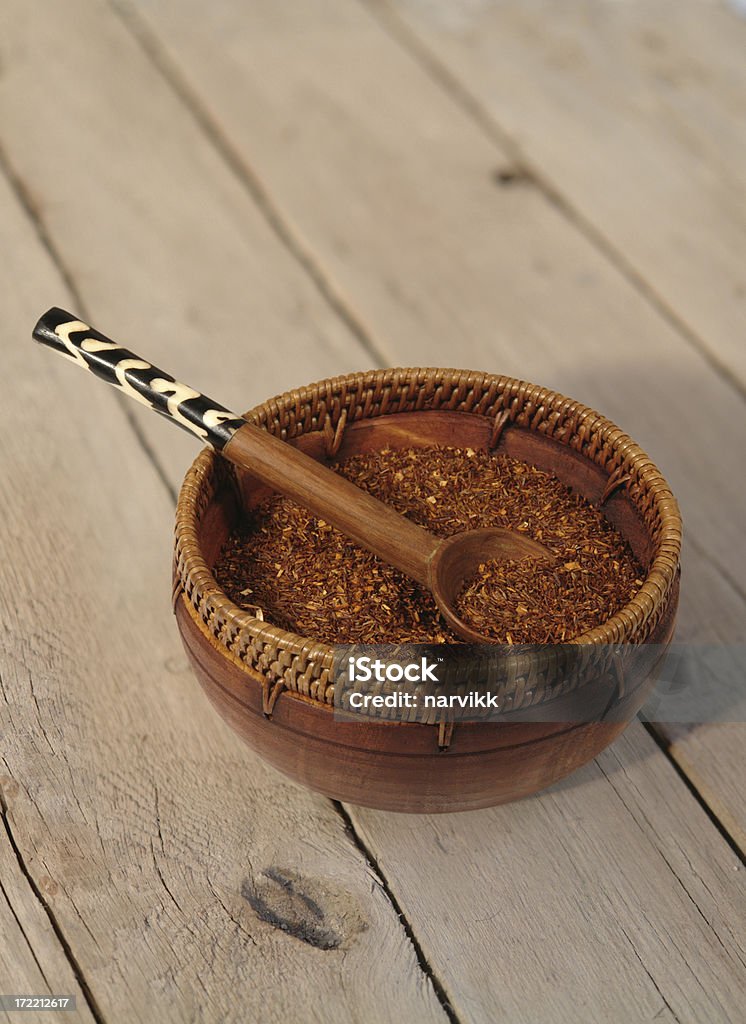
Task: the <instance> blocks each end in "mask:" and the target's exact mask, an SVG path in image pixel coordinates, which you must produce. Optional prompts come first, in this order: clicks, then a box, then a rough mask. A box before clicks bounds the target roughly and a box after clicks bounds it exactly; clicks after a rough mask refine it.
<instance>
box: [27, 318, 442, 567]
mask: <svg viewBox="0 0 746 1024" xmlns="http://www.w3.org/2000/svg"><path fill="white" fill-rule="evenodd" d="M33 337H34V339H35V340H36V341H38V342H41V344H43V345H47V346H49V347H50V348H52V349H54V350H55V352H58V353H59V354H60V355H62V356H65V357H67V358H68V359H70V360H72V362H75V363H77V364H78V365H79V366H81V367H83V368H84V369H86V370H90V371H91V372H93V373H95V374H96V376H97V377H100V378H101V379H102V380H105V381H106V382H107V383H109V384H113V385H114V386H115V387H118V388H119V389H120V390H121V391H123V392H124V393H125V394H127V395H129V396H130V397H131V398H134V399H136V400H137V401H138V402H142V403H143V404H144V405H147V406H149V407H150V408H151V409H154V410H155V411H156V412H159V413H161V415H163V416H166V417H168V418H169V419H171V420H173V421H174V422H175V423H178V424H179V426H180V427H183V428H184V429H185V430H189V431H191V433H193V434H195V435H196V436H197V437H198V438H200V440H202V441H207V442H208V443H209V444H211V445H212V446H213V448H215V449H216V450H217V451H219V452H221V453H222V455H223V456H224V457H225V458H227V459H228V460H230V461H231V462H233V463H235V465H237V466H241V467H242V468H243V469H246V470H248V472H250V473H251V474H252V475H254V476H256V477H258V478H259V479H260V480H262V481H263V482H264V483H267V484H269V485H270V486H271V487H274V488H275V489H276V490H278V491H281V492H282V493H283V494H285V495H287V496H288V497H290V498H292V499H293V500H294V501H297V502H298V504H299V505H302V506H303V507H304V508H307V509H309V510H310V511H311V512H313V513H314V515H316V516H319V517H321V518H322V519H325V520H326V521H327V522H329V523H331V524H332V525H333V526H336V527H337V528H338V529H339V530H341V531H342V533H344V534H345V535H346V536H347V537H349V538H351V539H352V540H354V541H356V542H357V543H358V544H360V546H361V547H364V548H366V549H367V550H368V551H372V552H373V553H374V554H376V555H378V556H379V557H380V558H383V559H384V560H385V561H386V562H388V563H389V564H390V565H394V566H396V567H397V568H398V569H401V570H402V572H405V573H406V574H407V575H408V576H411V577H412V578H413V579H415V580H417V581H418V582H419V583H422V584H423V585H425V586H429V585H430V576H429V569H430V562H431V559H432V557H433V555H434V553H435V550H436V548H437V547H438V546H439V544H440V539H439V538H438V537H435V536H433V535H432V534H430V533H428V532H427V530H424V529H422V528H421V527H419V526H417V525H415V524H414V523H412V522H410V521H409V520H408V519H405V517H404V516H401V515H399V514H398V513H397V512H395V511H394V510H393V509H392V508H389V506H388V505H384V504H383V503H382V502H380V501H378V500H377V499H376V498H374V497H372V496H371V495H370V494H368V493H367V492H365V491H362V490H361V489H360V488H359V487H356V486H355V485H354V484H352V483H350V482H349V480H345V479H344V477H342V476H340V475H339V474H338V473H335V472H333V471H332V470H331V469H327V468H326V467H325V466H323V465H322V464H321V463H319V462H317V461H316V460H315V459H312V458H310V457H309V456H308V455H304V454H303V452H301V451H299V450H298V449H297V448H294V447H293V446H292V445H290V444H286V443H285V442H284V441H281V440H280V439H279V438H277V437H274V435H272V434H270V433H268V432H267V431H266V430H260V429H259V427H255V426H254V425H253V424H251V423H248V422H247V421H246V420H245V419H243V417H241V416H238V415H237V414H236V413H234V412H231V411H230V410H229V409H226V408H225V406H223V405H220V404H218V403H217V402H213V401H212V399H210V398H207V397H206V396H205V395H203V394H201V393H200V392H199V391H195V390H194V389H193V388H190V387H188V386H187V385H186V384H180V383H179V382H178V381H176V380H174V378H173V377H171V376H170V374H167V373H164V372H163V370H159V369H158V368H157V367H155V366H153V365H152V363H148V362H146V361H145V360H144V359H141V358H140V357H139V356H136V355H135V354H134V353H133V352H130V351H129V350H128V349H126V348H123V347H122V346H121V345H118V344H117V343H116V342H113V341H111V340H110V339H109V338H107V337H106V336H105V335H103V334H101V333H99V332H98V331H96V330H94V329H93V328H92V327H90V326H89V325H88V324H86V323H83V322H82V321H81V320H78V319H77V317H75V316H73V314H72V313H66V312H65V311H64V310H62V309H56V308H55V309H50V310H48V312H46V313H45V314H44V315H43V316H42V317H41V319H40V320H39V322H38V323H37V325H36V327H35V328H34V330H33ZM361 583H362V581H361Z"/></svg>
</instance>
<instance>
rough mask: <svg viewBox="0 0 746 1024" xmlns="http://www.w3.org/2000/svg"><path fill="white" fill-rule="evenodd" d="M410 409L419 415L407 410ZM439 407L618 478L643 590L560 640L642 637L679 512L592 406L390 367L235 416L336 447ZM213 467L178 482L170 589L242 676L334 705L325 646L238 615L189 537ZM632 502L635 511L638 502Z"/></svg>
mask: <svg viewBox="0 0 746 1024" xmlns="http://www.w3.org/2000/svg"><path fill="white" fill-rule="evenodd" d="M423 389H424V390H423ZM423 394H424V396H425V398H424V400H422V396H423ZM371 395H372V396H373V397H372V398H371ZM358 396H362V397H364V399H365V401H364V404H363V405H362V406H361V405H359V404H356V398H357V397H358ZM374 399H377V400H374ZM413 403H414V404H415V405H416V408H414V407H412V408H410V406H412V405H413ZM350 409H352V410H353V414H352V416H350V415H349V412H350ZM437 409H443V410H446V409H447V410H449V411H454V410H455V411H462V412H471V413H474V412H476V413H478V414H482V415H486V416H487V417H493V416H494V415H496V416H498V417H499V416H500V415H501V414H502V415H503V417H507V419H508V422H509V423H511V424H513V425H518V426H520V427H523V428H524V429H527V430H532V431H535V432H538V433H543V434H545V435H546V436H549V437H553V438H555V439H556V440H559V441H560V442H561V443H563V444H565V445H566V446H567V447H568V448H570V449H574V450H575V451H577V452H579V453H580V454H581V455H583V456H585V457H588V458H590V459H591V460H592V461H594V462H595V463H596V464H597V465H601V466H602V468H604V469H606V468H607V466H611V471H610V473H609V477H610V479H611V478H612V477H614V475H616V477H617V478H619V479H620V480H622V481H623V482H626V483H627V487H628V490H629V491H630V494H631V495H634V494H635V493H636V494H637V495H638V497H639V499H640V503H642V499H643V498H644V499H645V502H646V503H647V513H648V516H649V517H650V518H656V519H657V520H658V524H659V525H658V527H657V531H656V532H657V537H656V538H655V549H654V553H653V556H652V559H651V562H650V566H649V569H648V570H647V572H646V575H645V579H644V581H643V585H642V587H641V588H640V590H639V591H638V592H637V593H636V594H635V596H634V597H633V598H632V599H631V600H630V601H629V602H627V604H626V605H624V607H623V608H621V609H620V610H619V611H618V612H617V613H616V614H615V615H613V616H611V617H610V618H609V619H607V620H606V621H605V622H603V623H602V624H601V625H600V626H597V627H595V628H594V629H591V630H588V631H586V632H584V633H582V634H579V635H578V636H576V637H574V638H572V639H571V640H569V641H567V644H572V645H620V644H625V643H626V644H630V643H639V642H642V641H643V640H644V639H645V636H646V635H647V633H649V632H650V631H651V630H652V628H653V627H654V625H655V622H656V621H657V620H658V619H659V618H660V616H661V614H662V612H663V610H664V608H665V606H666V602H667V599H668V596H669V592H670V591H671V588H672V586H673V583H674V580H675V578H676V574H677V572H678V568H679V558H680V553H681V538H682V522H681V515H680V513H679V509H678V504H677V502H676V499H675V497H674V495H673V493H672V491H671V489H670V487H669V486H668V484H667V482H666V480H665V478H664V477H663V475H662V474H661V472H660V471H659V470H658V469H657V467H656V466H655V465H654V463H653V462H652V460H651V459H650V458H649V457H648V456H647V454H646V453H645V452H644V451H643V450H642V448H640V446H639V445H638V444H637V443H636V442H634V441H633V440H632V438H631V437H629V435H627V434H626V433H624V431H622V430H621V428H619V427H617V426H616V424H614V423H613V422H612V421H611V420H608V419H607V418H606V417H604V416H602V415H601V414H600V413H597V412H596V411H595V410H593V409H592V408H590V407H588V406H586V405H583V404H582V403H580V402H577V401H575V400H574V399H570V398H568V397H566V396H565V395H563V394H561V393H559V392H556V391H553V390H551V389H549V388H544V387H540V386H538V385H534V384H530V383H529V382H527V381H524V380H521V379H519V378H515V377H507V376H499V375H496V374H490V373H483V372H477V371H471V370H458V369H452V368H440V367H392V368H388V369H385V370H380V369H379V370H367V371H360V372H356V373H349V374H342V375H338V376H335V377H328V378H323V379H321V380H319V381H316V382H314V383H312V384H307V385H304V386H302V387H298V388H293V389H290V390H288V391H285V392H283V393H281V394H279V395H276V396H274V397H272V398H269V399H267V400H266V401H264V402H262V403H260V404H259V405H256V406H254V407H253V408H252V409H250V410H249V411H248V412H247V413H245V415H244V418H245V419H247V420H248V421H249V422H251V423H254V424H255V425H257V426H260V427H263V428H264V429H270V430H271V432H272V433H275V434H276V435H277V436H280V437H282V438H283V439H285V440H289V439H291V438H293V437H297V436H301V435H302V434H305V433H310V432H312V431H320V430H326V431H327V432H329V438H330V440H331V439H332V438H334V443H335V444H336V446H337V447H338V443H339V440H341V437H340V435H341V434H342V433H343V431H344V427H345V425H346V423H350V422H354V421H355V420H356V419H374V418H377V417H378V416H383V415H395V414H396V413H398V412H408V411H433V410H437ZM218 467H225V469H226V471H227V472H231V470H232V467H229V465H228V463H227V462H225V461H224V460H221V459H220V457H219V456H218V454H217V453H216V452H215V451H214V450H213V449H212V448H205V449H203V450H202V451H201V452H200V454H199V455H198V456H197V457H196V458H195V460H194V462H193V463H192V465H191V466H190V468H189V470H188V471H187V473H186V475H185V477H184V481H183V483H182V486H181V489H180V493H179V497H178V502H177V510H176V527H175V538H176V544H175V560H174V577H175V587H176V588H177V590H179V591H183V592H184V594H185V596H186V598H187V600H188V602H189V603H190V604H191V606H192V610H193V611H194V612H195V613H196V614H198V615H199V617H200V618H201V619H202V621H203V623H204V624H205V625H206V626H207V628H208V630H209V632H210V633H211V634H212V635H213V636H214V637H215V638H216V639H217V640H218V641H219V642H220V644H221V645H222V646H223V647H224V648H226V650H227V651H229V652H231V653H232V654H233V655H234V657H235V656H238V658H239V660H240V661H241V662H242V663H243V664H244V665H245V666H246V668H247V669H250V670H253V671H254V672H258V673H260V674H261V675H266V676H267V677H271V678H273V679H274V680H275V682H276V683H277V684H278V685H279V687H280V688H283V689H285V688H287V689H289V690H290V691H295V692H296V693H298V694H302V695H304V696H311V697H312V699H314V700H317V701H318V702H320V703H322V704H326V705H328V704H329V703H331V701H332V700H333V685H332V680H331V679H330V675H329V673H330V671H331V667H332V657H333V650H334V648H333V646H332V645H329V644H325V643H320V642H318V641H315V640H313V639H311V638H308V637H304V636H302V635H300V634H297V633H293V632H290V631H287V630H284V629H281V628H280V627H278V626H274V625H272V624H271V623H268V622H264V621H262V620H260V619H257V618H256V617H255V616H253V615H251V614H250V613H249V612H246V611H244V610H243V609H241V608H240V607H239V606H238V605H236V604H234V603H233V602H232V601H231V600H230V598H229V597H228V596H227V594H226V593H225V592H224V591H223V590H222V589H221V587H220V586H219V584H218V582H217V580H216V579H215V577H214V575H213V573H212V570H211V568H210V566H209V565H208V564H207V562H206V561H205V559H204V556H203V554H202V551H201V549H200V545H199V543H198V539H197V534H198V521H199V517H200V515H201V512H202V511H203V509H201V507H200V506H201V505H205V506H206V505H207V504H209V500H210V499H211V497H212V495H211V494H210V495H209V497H208V498H207V499H206V498H205V494H206V491H208V490H209V489H210V487H211V486H212V481H213V479H214V475H215V473H216V471H217V472H219V470H218ZM628 477H629V479H628ZM632 500H633V504H635V506H636V507H637V510H638V513H640V514H641V515H643V510H642V509H641V508H640V504H638V501H635V500H634V497H633V498H632ZM544 646H546V647H551V645H544ZM509 657H510V655H506V658H509ZM330 690H331V699H330V693H329V691H330ZM553 695H555V691H552V696H553ZM535 700H536V697H534V698H533V700H532V702H535ZM516 706H518V705H516Z"/></svg>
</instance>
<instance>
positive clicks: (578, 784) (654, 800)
mask: <svg viewBox="0 0 746 1024" xmlns="http://www.w3.org/2000/svg"><path fill="white" fill-rule="evenodd" d="M668 12H670V5H669V4H667V3H666V2H665V0H648V2H647V3H646V4H644V5H643V4H609V3H602V2H593V0H569V2H568V3H567V4H563V8H562V16H561V17H560V16H558V14H557V12H556V11H555V10H553V5H551V4H549V3H547V2H539V0H528V2H524V0H503V2H501V3H499V4H497V3H496V4H489V3H474V2H466V0H391V2H389V3H384V2H382V0H381V2H374V0H371V2H369V3H359V2H350V0H286V2H284V3H282V4H278V3H276V2H274V0H256V2H252V3H251V4H240V3H238V2H237V0H232V2H231V0H219V2H215V3H211V4H205V3H203V2H201V0H199V2H198V0H178V2H176V0H126V2H125V0H114V2H111V3H106V2H104V0H66V2H65V3H59V2H55V0H37V2H36V3H34V4H28V3H25V2H23V0H6V3H5V4H4V5H3V11H2V13H0V67H1V68H2V74H1V75H0V169H1V172H2V173H0V207H1V208H2V211H3V217H2V219H0V238H1V239H2V251H3V254H4V256H3V267H4V272H3V274H2V275H0V289H2V300H3V312H4V316H3V324H2V335H3V342H4V345H3V353H4V357H5V360H6V382H7V384H6V388H5V412H6V423H7V427H6V436H5V444H4V445H3V450H2V456H1V458H2V470H3V484H2V487H0V503H1V506H0V513H1V514H0V531H1V533H2V542H3V545H4V547H3V550H4V552H5V557H4V559H3V565H2V574H3V579H2V582H3V586H2V588H1V589H0V609H1V612H2V615H1V618H0V622H1V624H2V632H1V633H0V636H1V637H2V639H1V641H0V684H1V685H0V696H1V697H2V701H1V702H0V734H1V735H2V750H1V751H0V754H1V755H2V764H0V794H1V807H2V816H3V826H4V827H3V829H2V830H0V992H4V993H13V992H17V993H21V992H26V993H32V992H33V993H35V994H39V995H44V994H53V993H62V994H67V995H75V996H76V1000H77V1007H78V1008H77V1011H76V1012H75V1014H70V1015H69V1018H63V1019H76V1020H78V1019H79V1020H83V1021H90V1020H94V1021H98V1022H107V1024H108V1022H120V1021H121V1022H128V1024H129V1022H131V1021H143V1022H145V1021H148V1022H150V1021H159V1022H160V1021H174V1022H176V1021H178V1022H181V1021H200V1022H222V1021H242V1022H245V1021H257V1022H259V1021H261V1022H262V1024H263V1022H265V1021H269V1022H272V1021H277V1022H280V1021H282V1022H284V1024H294V1022H296V1021H297V1022H300V1024H305V1022H306V1021H317V1020H318V1021H322V1020H323V1021H325V1022H327V1024H329V1022H335V1021H339V1022H342V1021H345V1022H346V1021H359V1022H361V1024H369V1022H370V1024H374V1022H379V1021H381V1022H385V1021H399V1020H402V1021H407V1022H420V1021H422V1022H425V1021H427V1022H430V1021H452V1022H453V1021H457V1022H461V1024H488V1022H492V1021H496V1020H500V1021H503V1020H504V1021H509V1022H510V1024H513V1022H518V1021H526V1022H529V1021H530V1022H536V1021H542V1022H543V1021H549V1022H554V1021H568V1022H569V1021H573V1022H589V1024H590V1022H593V1024H595V1022H599V1021H604V1022H606V1021H609V1022H614V1024H616V1022H619V1024H630V1022H631V1024H636V1022H638V1021H639V1022H642V1021H649V1020H651V1021H652V1020H661V1021H672V1022H673V1021H676V1022H682V1024H683V1022H687V1024H688V1022H697V1024H698V1022H701V1021H707V1022H708V1024H709V1022H716V1021H717V1022H720V1021H728V1022H730V1021H741V1020H743V1007H744V1006H745V1005H746V970H745V968H744V962H745V960H746V948H745V946H746V944H745V941H744V921H745V919H746V899H745V897H744V888H743V877H744V875H743V868H744V860H743V849H744V845H746V798H745V797H744V785H743V783H744V726H743V725H742V724H739V723H732V724H723V723H720V724H716V723H713V724H709V725H702V726H698V727H696V728H682V727H681V726H677V727H666V726H660V727H658V728H657V729H656V730H653V729H649V728H645V727H643V726H642V725H641V724H639V723H636V724H634V725H633V726H631V727H630V728H629V729H628V730H627V732H626V733H625V734H624V735H623V737H622V738H621V739H620V740H619V741H617V743H615V744H614V745H613V747H611V748H610V749H609V750H607V751H605V752H604V754H603V755H602V756H601V757H599V758H598V759H597V761H595V762H594V763H593V764H591V765H589V766H587V767H586V768H585V769H584V770H582V771H581V772H579V773H577V774H576V775H575V776H573V777H572V778H571V779H568V780H566V781H565V782H564V783H562V784H560V785H558V786H556V787H554V788H553V789H552V790H550V791H548V792H546V793H543V794H541V795H539V796H537V797H535V798H533V799H531V800H527V801H524V802H522V803H520V804H515V805H510V806H506V807H500V808H496V809H493V810H489V811H483V812H474V813H470V814H464V815H445V816H438V817H432V816H402V815H391V814H384V813H382V812H377V811H371V810H366V809H363V808H359V807H352V806H341V805H337V804H334V803H332V802H330V801H328V800H326V799H324V798H322V797H319V796H316V795H314V794H312V793H309V792H307V791H305V790H302V789H300V788H299V787H297V786H295V785H293V784H292V783H290V782H288V781H287V780H285V779H284V778H283V777H281V776H279V775H278V774H277V773H275V772H274V771H273V770H272V769H270V768H269V767H267V766H265V765H264V764H263V763H262V762H261V761H260V760H259V759H258V758H257V757H255V756H254V755H253V753H252V752H251V751H250V750H247V749H246V748H245V747H244V746H243V745H242V744H241V743H240V742H239V741H238V740H237V739H236V738H235V737H234V736H233V735H232V734H231V733H230V731H229V730H228V729H227V728H226V727H225V726H224V725H223V724H222V723H221V722H220V721H219V720H217V718H216V717H215V716H214V715H213V714H212V713H210V712H208V710H207V707H206V704H205V700H204V698H203V696H202V695H201V693H200V691H199V689H198V688H197V686H196V684H195V682H194V681H193V679H192V677H191V675H190V673H189V671H188V669H187V666H186V662H185V658H184V655H183V653H182V651H181V648H180V644H179V640H178V636H177V635H176V632H175V628H174V625H173V620H172V617H171V614H170V607H169V590H170V580H169V562H170V547H171V531H172V506H173V497H174V494H175V491H176V489H177V488H178V485H179V481H180V479H181V477H182V475H183V472H184V469H185V468H186V466H187V465H188V462H189V460H190V459H191V457H192V456H193V454H194V452H195V449H194V446H193V444H192V443H191V442H190V439H189V438H187V437H186V436H181V435H180V434H178V432H176V431H174V430H173V429H172V428H171V427H168V426H166V425H165V424H163V423H162V422H159V421H157V420H156V418H155V417H152V416H150V415H149V414H148V413H147V412H145V411H144V410H140V409H138V408H137V407H134V406H133V407H130V406H127V407H125V405H126V403H125V402H123V401H120V400H119V398H118V396H116V395H114V394H113V392H110V391H109V390H108V389H104V388H102V387H97V386H96V385H95V384H92V382H91V380H90V379H86V378H85V376H84V375H82V374H77V373H74V372H72V371H71V370H70V369H69V367H67V366H65V365H64V364H63V363H62V361H60V360H55V359H53V358H52V357H50V356H48V355H45V354H43V353H40V352H39V351H37V350H35V349H34V348H33V347H32V346H31V343H30V341H29V332H30V328H31V326H32V325H33V323H34V321H35V319H36V317H37V316H38V314H39V313H40V312H41V311H42V310H43V309H44V308H46V306H48V305H52V304H59V305H63V306H66V307H68V308H72V309H74V310H75V311H76V312H78V313H80V314H82V315H84V316H86V317H89V318H90V319H92V320H93V322H94V323H97V324H99V325H100V326H101V327H102V328H103V329H111V330H112V333H114V331H116V333H117V334H118V335H119V336H121V337H122V338H125V339H130V340H131V344H132V347H133V348H134V349H135V350H138V349H142V350H143V351H144V352H145V354H146V355H147V356H148V357H149V358H152V359H153V360H154V361H155V362H156V363H157V364H160V365H162V366H164V367H166V368H168V369H171V370H173V371H175V372H176V373H177V374H178V375H179V376H180V377H181V378H182V379H185V380H187V381H190V382H193V383H197V384H199V385H200V386H204V389H205V390H206V391H207V393H208V394H213V395H214V396H215V397H217V398H219V399H221V400H223V401H225V402H226V404H228V405H233V406H236V407H241V408H246V407H249V406H250V405H252V404H254V403H255V402H257V401H259V400H260V399H262V398H265V397H266V396H268V395H270V394H274V393H276V392H278V391H280V390H283V389H285V388H287V387H291V386H294V385H298V384H302V383H305V382H307V381H309V380H312V379H315V378H318V377H321V376H324V375H328V374H332V373H337V372H344V371H347V370H351V369H355V368H365V367H369V366H374V365H394V364H405V365H406V364H410V365H412V364H424V365H433V364H441V365H453V364H454V363H456V364H457V365H463V366H473V367H476V368H481V369H485V370H491V371H498V372H505V373H511V374H515V375H517V376H523V377H525V378H527V379H529V380H536V381H538V382H540V383H543V384H546V385H549V386H552V387H555V388H557V389H558V390H564V391H566V392H567V393H570V394H572V395H573V396H574V397H577V398H579V399H581V400H584V401H586V402H587V403H588V404H590V405H594V406H596V407H597V408H600V409H601V410H603V412H605V413H606V414H607V415H609V416H611V417H612V418H613V419H615V420H617V421H618V422H620V423H621V424H622V425H623V426H624V427H626V428H627V429H629V431H630V432H631V433H632V434H633V436H635V438H636V439H637V440H639V441H640V442H641V443H642V444H643V446H644V447H646V448H648V449H649V450H650V452H651V455H652V456H653V457H654V458H655V460H656V461H657V462H658V463H659V464H660V466H661V468H662V469H663V470H664V472H665V473H666V475H667V476H668V477H669V479H670V481H671V483H672V485H673V488H674V490H675V491H676V493H677V495H678V496H679V497H680V500H681V503H682V508H683V512H684V516H685V521H686V527H687V547H686V552H685V563H684V583H683V588H682V604H681V613H680V626H679V634H678V635H679V639H682V640H684V641H689V642H691V643H704V642H712V643H720V644H730V643H743V642H744V640H746V637H745V636H744V633H745V632H746V629H745V624H746V589H745V588H744V586H743V583H742V580H743V578H744V574H745V573H746V546H745V545H744V544H743V541H742V536H741V535H742V521H743V518H744V516H743V513H744V511H746V485H745V484H744V477H743V472H742V469H743V454H742V453H743V449H744V442H746V398H745V396H746V362H745V361H744V347H743V342H742V339H741V338H740V336H739V328H740V329H741V333H742V327H743V322H744V318H743V314H744V308H745V307H746V280H745V279H744V274H743V266H742V264H743V260H742V258H740V254H741V253H742V251H743V242H744V235H746V220H745V219H744V217H745V214H744V211H746V203H744V193H745V192H746V184H745V183H744V166H745V161H746V138H745V137H744V124H745V123H746V121H744V118H743V111H744V107H745V106H746V65H744V62H743V60H742V54H743V52H744V46H745V45H746V20H743V19H740V18H739V17H738V14H737V13H736V11H735V9H734V8H732V7H731V8H728V7H727V6H726V5H718V4H707V5H705V4H702V3H700V2H699V0H682V3H679V4H677V6H676V12H677V13H676V18H672V17H670V16H669V14H668ZM281 699H282V698H281ZM312 907H313V908H314V909H313V911H312V910H311V908H312ZM252 908H254V909H252ZM256 908H259V910H257V909H256ZM329 935H332V936H333V937H334V941H333V942H330V941H327V938H328V936H329ZM3 1019H8V1020H17V1019H23V1020H32V1019H37V1017H36V1016H35V1015H34V1014H28V1015H27V1016H25V1017H23V1018H19V1017H18V1015H17V1014H15V1013H6V1014H5V1017H4V1018H3ZM38 1019H40V1020H41V1019H45V1020H46V1019H48V1016H47V1015H44V1016H43V1017H42V1016H39V1017H38Z"/></svg>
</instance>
